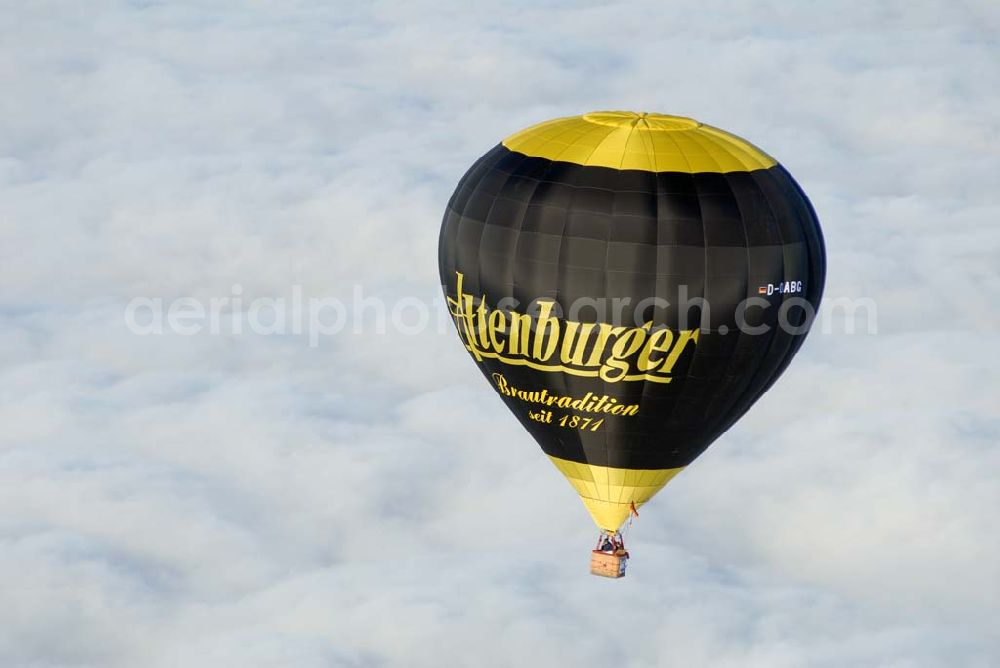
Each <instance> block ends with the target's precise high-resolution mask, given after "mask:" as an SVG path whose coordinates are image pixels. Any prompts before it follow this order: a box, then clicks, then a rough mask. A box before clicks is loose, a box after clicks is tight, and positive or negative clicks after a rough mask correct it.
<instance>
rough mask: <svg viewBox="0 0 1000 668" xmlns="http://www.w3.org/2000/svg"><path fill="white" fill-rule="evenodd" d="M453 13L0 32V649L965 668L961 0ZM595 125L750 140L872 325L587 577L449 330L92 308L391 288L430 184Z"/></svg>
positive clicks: (994, 98) (568, 532) (977, 180)
mask: <svg viewBox="0 0 1000 668" xmlns="http://www.w3.org/2000/svg"><path fill="white" fill-rule="evenodd" d="M469 4H470V3H448V2H443V3H442V2H434V3H430V2H406V3H390V2H379V3H371V4H364V3H362V4H358V5H351V4H349V3H336V4H333V5H330V4H326V3H315V4H314V3H308V2H299V3H277V4H271V3H254V4H253V5H252V7H250V8H248V7H247V6H245V5H243V4H237V3H224V2H218V3H200V4H199V3H190V4H175V3H170V4H167V3H164V4H160V3H156V2H135V3H110V2H109V3H91V4H88V5H87V6H86V7H84V6H76V7H74V6H67V5H64V4H52V5H48V4H45V3H32V4H30V5H18V6H17V7H13V8H8V10H7V11H5V12H2V18H0V51H2V57H0V81H2V82H3V88H4V90H5V94H4V95H3V96H0V119H2V121H0V425H2V428H0V591H2V592H3V601H4V603H5V604H4V605H2V606H0V663H2V664H3V665H12V666H15V665H35V666H86V665H99V666H136V665H143V666H153V667H156V666H173V665H190V666H202V665H204V666H218V665H243V666H274V665H295V666H306V667H308V666H331V665H336V666H340V665H344V666H353V665H357V666H371V665H407V666H423V665H428V666H430V665H435V666H440V665H442V664H443V665H485V666H504V665H512V664H515V663H524V662H531V663H533V664H536V665H571V664H572V663H573V662H592V663H602V664H606V663H610V662H615V663H624V664H626V665H636V666H667V665H687V666H698V665H711V666H741V667H742V666H761V667H764V666H766V667H768V668H771V667H774V666H802V665H811V666H812V665H816V666H843V665H862V666H864V665H879V666H942V665H969V666H992V665H996V664H997V663H998V662H1000V638H998V637H997V632H996V629H997V628H1000V611H998V604H997V601H1000V558H998V556H1000V531H998V526H997V521H996V517H995V516H996V509H997V508H998V507H1000V485H998V484H997V482H996V475H995V473H994V472H995V471H996V470H998V469H1000V450H998V448H997V445H998V441H1000V419H998V406H1000V389H998V383H997V378H998V377H1000V365H998V363H997V356H996V354H995V351H996V350H997V347H998V345H1000V339H998V335H997V330H998V325H1000V323H998V320H1000V318H998V315H997V305H998V303H1000V271H998V269H997V263H996V258H997V251H998V248H1000V232H998V228H997V225H996V221H997V220H998V219H1000V200H998V197H997V194H996V175H997V173H1000V152H998V146H1000V123H998V120H997V119H1000V93H998V92H997V88H996V86H995V85H994V82H996V81H997V80H1000V66H998V64H997V63H1000V58H998V57H997V56H998V52H997V47H996V43H995V36H996V34H997V32H998V30H1000V13H998V12H997V10H996V8H995V7H994V6H993V5H992V4H991V3H988V2H964V3H963V2H960V3H955V2H949V3H944V2H940V3H873V2H856V3H846V4H841V5H839V7H838V8H837V9H831V10H827V11H823V10H820V9H818V8H815V7H812V6H807V5H802V6H798V5H794V6H789V3H762V4H761V3H757V4H755V5H749V4H746V5H744V4H740V3H721V2H702V3H689V4H688V5H685V6H683V7H667V6H666V5H664V4H663V3H659V2H647V3H643V2H638V3H637V2H631V3H621V4H610V5H609V4H604V3H569V2H543V3H510V2H508V3H499V4H498V3H493V4H487V5H482V6H480V7H477V8H470V7H469V6H468V5H469ZM601 108H634V109H645V110H651V111H652V110H656V111H661V112H666V113H676V114H683V115H690V116H693V117H696V118H699V119H701V120H704V121H706V122H708V123H711V124H713V125H717V126H720V127H724V128H727V129H730V130H732V131H734V132H736V133H738V134H740V135H743V136H745V137H747V138H748V139H750V140H751V141H753V142H755V143H757V144H758V145H760V146H762V147H763V148H764V149H765V150H767V151H768V152H769V153H771V154H773V155H775V156H776V157H777V158H778V159H779V160H780V161H781V162H782V163H784V164H785V165H786V166H787V167H788V168H789V169H790V170H791V171H792V173H793V174H795V176H796V178H797V179H798V180H799V182H800V183H801V184H802V185H803V187H804V188H805V189H806V191H807V192H808V193H809V194H810V196H811V198H812V201H813V204H814V205H815V207H816V209H817V211H818V213H819V215H820V218H821V221H822V222H823V225H824V231H825V234H826V240H827V245H828V254H829V258H830V274H829V278H828V284H827V298H828V299H829V300H833V299H836V298H849V299H853V298H857V297H868V298H871V299H872V300H874V302H875V303H876V304H877V308H878V320H877V325H878V332H877V334H865V333H864V332H865V331H866V330H865V323H864V322H863V321H862V322H860V323H858V324H859V330H860V333H856V334H854V335H848V334H846V333H845V331H844V330H845V324H846V323H845V320H844V318H843V317H841V316H833V317H830V318H829V319H828V320H827V321H824V323H821V324H824V325H827V326H828V329H829V330H830V331H829V332H828V333H823V332H819V331H817V332H816V333H814V334H813V335H812V336H811V338H810V340H809V342H807V344H806V346H805V347H804V349H803V351H802V353H801V354H800V355H799V357H798V358H797V360H796V363H795V364H793V366H792V367H791V368H790V370H789V371H788V373H787V374H786V376H785V377H784V378H782V380H781V381H780V382H779V383H778V384H777V385H776V386H775V388H774V389H773V390H772V391H771V392H770V393H769V395H768V396H767V397H765V399H763V400H762V401H761V402H759V404H758V405H757V406H755V407H754V409H753V410H752V411H751V413H750V414H749V415H747V416H746V418H745V419H744V420H743V421H742V422H741V423H740V424H739V425H737V426H736V427H735V428H733V429H732V430H731V431H730V432H729V433H728V434H726V435H725V436H724V437H723V438H722V439H720V440H719V442H717V443H716V444H715V446H713V448H711V449H710V450H709V451H708V452H707V453H706V454H705V455H704V456H703V457H702V458H701V459H699V460H698V462H696V463H695V464H694V465H693V466H691V467H690V469H689V470H688V471H687V472H685V473H684V474H683V475H682V476H680V477H678V478H677V479H676V480H675V481H674V482H672V483H671V485H670V486H669V487H668V488H667V489H666V490H665V491H664V492H663V493H662V494H661V495H660V496H659V497H657V499H656V500H655V501H653V502H652V503H651V504H649V505H648V506H647V507H646V509H645V510H644V512H643V514H642V517H641V519H640V520H639V522H638V524H637V525H636V526H635V527H634V528H633V535H632V537H631V541H630V547H631V549H632V552H633V555H634V557H635V558H634V559H633V563H632V566H631V569H632V571H631V573H630V576H629V577H628V578H626V579H625V580H623V581H621V582H610V581H603V580H599V579H597V578H591V577H589V576H588V575H587V574H586V559H587V549H588V547H589V543H590V541H591V540H592V527H591V525H590V521H589V518H588V517H587V515H586V513H585V511H584V510H583V508H582V506H581V505H580V504H579V502H578V501H577V500H576V499H575V495H574V494H573V492H572V490H571V489H570V487H569V486H568V485H567V484H566V483H565V482H564V481H563V480H562V479H561V478H560V476H559V475H558V473H557V472H556V471H555V470H554V469H553V468H552V467H550V466H548V464H547V463H546V462H545V461H544V459H543V458H542V457H541V455H540V453H539V451H538V449H537V447H536V446H535V445H534V444H533V443H531V442H530V439H528V437H527V436H526V435H525V434H524V433H523V432H522V431H521V430H520V427H519V426H518V425H517V424H516V422H515V421H514V419H513V418H512V417H510V416H509V415H507V414H506V409H504V407H503V406H502V404H501V403H500V402H499V401H498V400H497V399H496V397H495V396H494V393H493V391H492V390H491V389H490V388H489V387H488V386H487V385H486V384H485V383H484V382H482V380H481V378H480V377H479V375H478V373H477V372H476V371H475V369H474V367H473V365H472V364H471V363H470V362H469V360H468V359H467V358H466V356H465V353H464V351H463V350H462V349H461V346H460V345H459V344H458V341H457V339H456V337H455V335H454V334H453V333H452V332H450V331H446V330H439V329H438V328H436V327H430V328H428V329H427V330H426V331H423V332H421V333H418V334H414V335H406V334H404V333H401V332H398V331H389V332H386V333H381V334H380V333H375V331H374V329H373V327H371V326H370V325H371V323H369V325H366V326H364V327H361V328H360V329H361V331H360V332H358V333H355V332H354V331H353V329H352V328H348V330H347V331H344V332H342V333H341V334H339V335H337V336H334V337H326V338H324V339H323V340H322V341H321V345H320V346H319V347H310V346H309V345H308V343H307V341H306V340H305V339H304V337H302V336H296V335H292V334H289V335H286V336H256V335H252V334H243V335H236V334H233V333H232V332H228V333H226V334H224V335H220V336H211V335H208V334H202V335H198V336H179V335H175V334H164V335H162V336H136V335H135V334H133V333H131V332H130V331H129V330H128V329H127V328H126V326H125V323H124V319H123V311H124V309H125V305H126V303H127V302H128V301H129V300H130V299H131V298H133V297H150V298H162V299H164V300H167V301H169V300H172V299H176V298H179V297H194V298H196V299H199V300H205V301H207V300H209V299H211V298H213V297H226V296H232V295H233V290H234V288H233V286H234V285H238V286H239V290H240V291H241V294H242V296H243V297H245V299H246V300H248V301H249V300H250V299H252V298H254V297H260V296H268V297H282V296H288V295H289V294H290V291H291V290H292V286H294V285H298V286H301V287H302V289H303V290H304V291H305V293H306V294H308V295H316V296H324V297H337V298H341V299H344V300H345V301H348V302H349V298H350V296H351V295H352V294H353V290H354V289H355V286H361V288H362V289H363V290H364V292H365V294H367V295H370V296H377V297H381V298H383V299H385V300H387V301H388V302H389V303H390V304H391V303H393V302H394V300H398V299H400V298H403V297H407V296H416V297H420V298H428V299H429V298H430V297H431V296H432V295H435V294H436V293H437V289H438V288H437V275H436V244H437V230H438V224H439V220H440V216H441V213H442V211H443V206H444V204H445V202H446V201H447V198H448V196H449V195H450V193H451V189H452V188H453V187H454V184H455V183H456V182H457V180H458V178H459V177H460V176H461V174H462V173H463V172H464V170H465V169H466V168H467V166H468V165H469V164H471V162H472V161H473V160H474V159H475V158H476V157H478V156H479V155H480V154H481V153H483V152H485V151H486V150H487V149H488V148H490V147H491V146H492V145H493V144H495V143H496V141H497V140H498V139H499V138H501V137H503V136H505V135H506V134H509V133H511V132H512V131H514V130H517V129H519V128H521V127H523V126H525V125H528V124H531V123H533V122H537V121H539V120H542V119H545V118H549V117H554V116H559V115H568V114H575V113H581V112H585V111H589V110H593V109H601ZM354 315H355V314H353V313H352V314H351V316H352V318H353V317H354ZM365 317H368V318H372V317H374V316H373V315H372V314H371V313H369V314H368V315H367V316H365Z"/></svg>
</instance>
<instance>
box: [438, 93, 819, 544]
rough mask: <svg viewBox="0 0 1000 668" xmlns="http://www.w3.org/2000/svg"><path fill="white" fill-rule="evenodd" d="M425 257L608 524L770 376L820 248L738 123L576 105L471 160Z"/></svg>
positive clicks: (787, 349)
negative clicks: (433, 248) (727, 128)
mask: <svg viewBox="0 0 1000 668" xmlns="http://www.w3.org/2000/svg"><path fill="white" fill-rule="evenodd" d="M439 265H440V273H441V281H442V284H443V286H444V290H445V294H446V298H447V301H448V304H449V308H450V310H451V313H452V316H453V317H454V320H455V324H456V326H457V328H458V332H459V336H460V338H461V340H462V342H463V343H464V344H465V347H466V349H467V350H468V351H469V353H470V355H472V357H473V359H474V360H475V362H476V364H477V365H478V366H479V368H480V370H481V371H482V372H483V374H484V375H485V376H486V378H487V379H488V381H489V382H490V383H491V384H492V385H493V387H494V389H495V390H496V391H497V393H498V394H499V395H500V397H501V398H502V399H503V401H504V402H505V403H506V404H507V406H508V407H509V408H510V410H511V411H512V412H513V413H514V415H515V416H516V417H517V419H518V420H520V422H521V424H522V425H524V427H525V429H527V430H528V432H529V433H531V435H532V436H533V437H534V438H535V440H536V441H537V442H538V444H539V445H540V446H541V448H542V450H543V451H544V452H545V454H546V455H548V457H549V459H550V460H551V461H552V462H553V463H554V464H555V466H556V467H557V468H558V469H559V470H560V471H561V472H562V473H563V474H564V475H565V476H566V478H567V479H568V480H569V482H570V483H571V484H572V485H573V487H574V488H575V489H576V491H577V493H578V494H579V495H580V497H581V498H582V500H583V502H584V504H585V505H586V507H587V509H588V510H589V511H590V513H591V515H592V516H593V518H594V521H595V523H596V524H597V525H598V526H599V527H601V528H602V529H607V530H614V529H616V528H618V527H619V526H620V525H621V524H622V522H623V521H624V520H625V518H627V517H628V514H629V512H630V510H632V509H635V508H638V507H639V506H641V505H642V504H643V503H645V502H646V501H648V500H649V499H650V498H651V497H652V496H653V495H654V494H655V493H656V492H657V491H659V489H661V488H662V487H663V486H664V485H665V484H666V483H667V482H668V481H669V480H670V479H671V478H673V477H674V476H675V475H676V474H677V473H678V472H680V471H681V470H682V469H683V468H684V467H685V466H687V465H688V464H690V463H691V462H692V461H693V460H694V459H695V458H696V457H697V456H698V455H699V454H701V453H702V452H703V451H704V450H705V448H707V447H708V446H709V445H710V444H711V443H712V442H713V441H714V440H715V439H716V438H718V436H719V435H720V434H722V433H723V432H724V431H725V430H726V429H728V428H729V427H730V426H731V425H732V424H733V423H734V422H735V421H736V420H737V419H739V418H740V416H742V415H743V414H744V413H745V412H746V411H747V409H749V408H750V406H751V405H753V403H754V402H755V401H756V400H757V399H758V398H760V396H761V395H762V394H763V393H764V392H765V391H766V390H767V389H768V388H769V387H770V386H771V384H772V383H773V382H774V381H775V380H776V379H777V378H778V376H779V375H781V373H782V372H783V371H784V369H785V367H786V366H787V364H788V363H789V361H790V360H791V358H792V357H793V356H794V355H795V353H796V351H797V350H798V349H799V346H800V345H801V344H802V341H803V339H804V337H805V335H806V333H807V331H808V328H809V324H810V323H811V316H812V315H813V314H814V313H815V310H816V308H817V307H818V305H819V301H820V296H821V293H822V290H823V281H824V275H825V254H824V247H823V239H822V235H821V232H820V228H819V223H818V221H817V219H816V215H815V213H814V212H813V209H812V207H811V205H810V203H809V201H808V200H807V199H806V196H805V195H804V194H803V192H802V190H801V189H800V188H799V186H798V185H797V184H796V182H795V181H794V180H793V179H792V177H791V175H789V173H788V172H787V171H786V170H785V169H784V168H783V167H782V166H781V165H779V164H778V163H777V162H776V161H775V160H774V159H773V158H771V157H770V156H768V155H767V154H765V153H764V152H763V151H761V150H760V149H758V148H756V147H755V146H753V145H752V144H750V143H749V142H747V141H745V140H743V139H740V138H738V137H736V136H734V135H731V134H729V133H726V132H724V131H722V130H719V129H717V128H713V127H711V126H708V125H704V124H701V123H698V122H697V121H694V120H692V119H689V118H683V117H677V116H666V115H660V114H637V113H632V112H595V113H591V114H586V115H583V116H575V117H570V118H560V119H555V120H552V121H548V122H545V123H541V124H539V125H535V126H533V127H530V128H528V129H526V130H523V131H521V132H518V133H516V134H514V135H512V136H510V137H508V138H506V139H504V140H503V141H502V142H501V143H500V144H498V145H497V146H496V147H495V148H493V149H492V150H491V151H489V152H488V153H487V154H486V155H484V156H483V157H481V158H480V159H479V160H478V161H476V163H475V164H474V165H473V166H472V167H471V168H470V169H469V171H468V172H467V173H466V174H465V176H464V177H463V178H462V180H461V181H460V182H459V184H458V187H457V188H456V190H455V193H454V195H453V196H452V198H451V200H450V201H449V203H448V207H447V210H446V212H445V215H444V220H443V223H442V226H441V236H440V245H439Z"/></svg>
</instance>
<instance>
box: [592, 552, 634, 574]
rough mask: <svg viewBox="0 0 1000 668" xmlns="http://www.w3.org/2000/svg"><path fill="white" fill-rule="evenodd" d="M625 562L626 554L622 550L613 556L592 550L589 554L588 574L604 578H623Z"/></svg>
mask: <svg viewBox="0 0 1000 668" xmlns="http://www.w3.org/2000/svg"><path fill="white" fill-rule="evenodd" d="M627 561H628V553H627V552H624V551H623V550H619V551H618V552H616V553H614V554H612V553H610V552H601V551H600V550H594V551H593V552H591V553H590V572H591V574H593V575H600V576H601V577H605V578H621V577H625V563H626V562H627Z"/></svg>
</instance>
